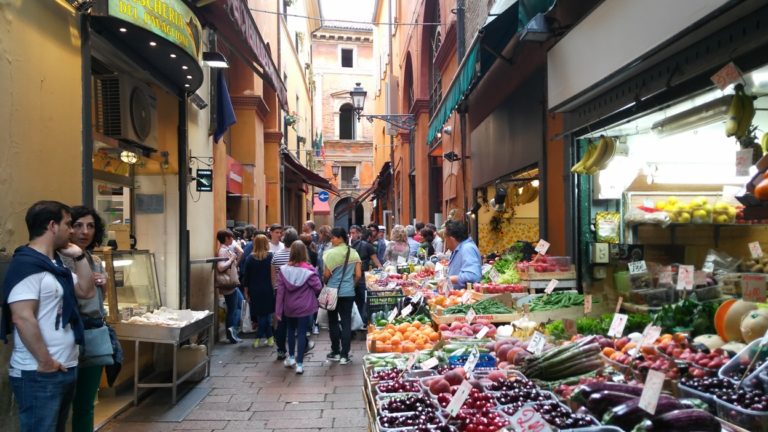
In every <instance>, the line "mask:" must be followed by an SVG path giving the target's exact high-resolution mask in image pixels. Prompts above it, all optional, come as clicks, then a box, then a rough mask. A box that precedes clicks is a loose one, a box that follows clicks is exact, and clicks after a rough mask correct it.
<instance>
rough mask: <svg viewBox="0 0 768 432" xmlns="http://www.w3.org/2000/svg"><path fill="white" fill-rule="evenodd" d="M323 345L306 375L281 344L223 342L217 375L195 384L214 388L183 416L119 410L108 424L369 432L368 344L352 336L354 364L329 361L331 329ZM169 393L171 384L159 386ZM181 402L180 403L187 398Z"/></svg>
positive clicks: (124, 428)
mask: <svg viewBox="0 0 768 432" xmlns="http://www.w3.org/2000/svg"><path fill="white" fill-rule="evenodd" d="M312 339H314V340H316V341H317V342H316V343H317V344H316V346H315V348H314V350H312V351H311V352H310V355H309V358H307V359H305V362H304V369H305V370H304V374H303V375H296V373H295V372H294V369H288V368H285V367H284V366H283V364H282V362H280V361H277V360H276V352H275V350H274V348H271V349H270V348H266V347H263V348H253V347H252V342H253V339H245V340H244V341H243V343H241V344H238V345H228V344H218V345H216V348H215V350H214V352H213V356H212V358H211V360H212V364H211V376H210V377H209V378H206V379H205V380H203V381H201V382H200V383H199V384H198V385H197V387H196V389H201V388H202V389H204V390H206V391H208V393H207V396H205V397H204V398H203V399H202V402H201V403H199V404H198V405H197V406H195V407H194V408H193V409H192V410H191V411H190V412H189V414H187V415H186V417H185V418H184V419H183V421H181V422H165V421H163V422H160V421H155V422H147V421H133V420H136V416H135V415H132V411H133V410H135V409H141V408H142V407H143V406H144V404H147V403H151V401H149V400H145V401H144V402H142V403H141V404H140V405H139V407H138V408H132V409H129V410H128V411H127V412H125V413H123V414H122V415H120V416H118V417H117V419H115V420H114V421H112V422H110V423H109V424H108V425H106V426H105V427H104V428H103V429H102V430H103V431H109V432H128V431H132V432H135V431H142V432H154V431H157V432H165V431H173V430H183V431H220V430H249V431H265V432H268V431H281V432H290V431H302V432H309V431H330V430H333V431H341V432H344V431H364V430H366V428H367V426H366V424H367V419H366V413H365V406H364V403H363V400H362V396H361V391H362V390H361V389H362V384H363V374H362V372H361V370H360V368H361V364H362V357H363V355H364V354H365V345H364V342H363V341H362V340H359V339H358V340H353V341H352V363H351V364H349V365H343V366H342V365H340V364H338V363H333V362H331V363H328V362H326V361H325V355H326V354H327V353H328V352H329V351H330V341H329V339H328V332H327V330H322V331H321V332H320V335H318V336H313V337H312ZM158 391H160V392H169V391H168V390H158ZM180 403H181V402H180Z"/></svg>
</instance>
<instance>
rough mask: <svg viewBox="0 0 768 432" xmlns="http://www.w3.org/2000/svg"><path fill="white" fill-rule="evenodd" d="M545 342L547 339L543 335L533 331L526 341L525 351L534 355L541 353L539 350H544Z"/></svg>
mask: <svg viewBox="0 0 768 432" xmlns="http://www.w3.org/2000/svg"><path fill="white" fill-rule="evenodd" d="M545 343H547V339H546V338H545V337H544V335H543V334H541V333H539V332H537V331H535V332H533V336H532V337H531V340H530V341H529V342H528V348H526V351H528V352H529V353H531V354H534V355H536V354H541V351H542V350H544V344H545Z"/></svg>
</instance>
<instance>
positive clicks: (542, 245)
mask: <svg viewBox="0 0 768 432" xmlns="http://www.w3.org/2000/svg"><path fill="white" fill-rule="evenodd" d="M548 250H549V242H548V241H546V240H544V239H541V240H539V242H538V243H536V252H538V253H540V254H542V255H546V254H547V251H548Z"/></svg>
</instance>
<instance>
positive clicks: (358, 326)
mask: <svg viewBox="0 0 768 432" xmlns="http://www.w3.org/2000/svg"><path fill="white" fill-rule="evenodd" d="M364 327H365V325H364V324H363V319H362V318H361V317H360V311H359V310H357V305H356V304H355V305H353V306H352V331H356V330H362V329H363V328H364Z"/></svg>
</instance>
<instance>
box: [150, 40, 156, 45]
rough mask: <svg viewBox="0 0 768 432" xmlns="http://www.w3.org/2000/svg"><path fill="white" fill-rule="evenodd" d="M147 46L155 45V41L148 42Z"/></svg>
mask: <svg viewBox="0 0 768 432" xmlns="http://www.w3.org/2000/svg"><path fill="white" fill-rule="evenodd" d="M149 46H157V42H155V41H152V42H150V43H149Z"/></svg>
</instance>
